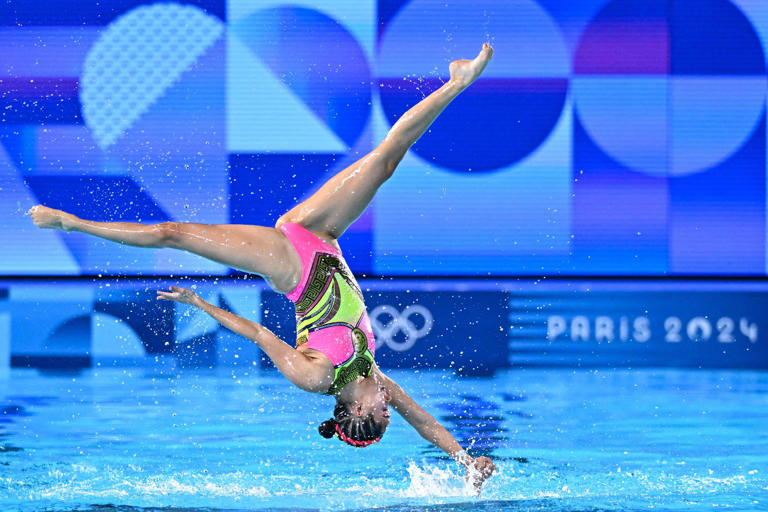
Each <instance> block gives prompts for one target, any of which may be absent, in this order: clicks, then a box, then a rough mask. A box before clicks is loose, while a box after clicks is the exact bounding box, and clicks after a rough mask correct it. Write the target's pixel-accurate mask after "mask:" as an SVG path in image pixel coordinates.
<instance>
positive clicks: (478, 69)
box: [448, 43, 493, 87]
mask: <svg viewBox="0 0 768 512" xmlns="http://www.w3.org/2000/svg"><path fill="white" fill-rule="evenodd" d="M491 57H493V48H491V45H489V44H488V43H483V49H482V50H480V53H479V54H478V56H477V57H475V59H474V60H455V61H453V62H451V65H450V67H449V68H448V69H449V70H450V72H451V81H452V82H456V83H458V84H460V85H461V86H462V87H469V84H471V83H472V82H474V81H475V80H477V77H479V76H480V74H481V73H482V72H483V70H484V69H485V66H487V65H488V62H490V60H491Z"/></svg>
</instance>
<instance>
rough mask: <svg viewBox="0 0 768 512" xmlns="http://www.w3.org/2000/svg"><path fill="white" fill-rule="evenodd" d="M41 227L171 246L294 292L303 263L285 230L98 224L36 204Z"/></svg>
mask: <svg viewBox="0 0 768 512" xmlns="http://www.w3.org/2000/svg"><path fill="white" fill-rule="evenodd" d="M30 214H31V215H32V220H33V221H34V223H35V224H36V225H37V226H39V227H44V228H54V229H61V230H63V231H79V232H82V233H87V234H90V235H94V236H98V237H100V238H104V239H106V240H110V241H113V242H118V243H122V244H126V245H132V246H135V247H154V248H159V247H170V248H174V249H182V250H185V251H189V252H192V253H194V254H197V255H200V256H203V257H204V258H207V259H209V260H213V261H216V262H218V263H222V264H224V265H227V266H229V267H233V268H237V269H240V270H244V271H246V272H251V273H254V274H259V275H261V276H263V277H264V278H265V279H266V280H267V281H268V282H269V283H270V285H272V286H273V287H274V288H275V289H277V290H279V291H283V292H286V291H290V290H291V289H292V288H293V287H294V286H295V285H296V280H297V276H299V277H300V275H301V262H300V261H299V259H298V256H297V255H296V252H295V251H294V250H293V249H292V247H291V245H290V242H289V241H288V239H287V238H286V237H285V235H283V233H281V232H280V231H279V230H277V229H274V228H268V227H263V226H249V225H242V224H223V225H213V224H191V223H183V222H163V223H160V224H152V225H149V224H138V223H134V222H96V221H90V220H84V219H81V218H79V217H76V216H75V215H72V214H70V213H66V212H63V211H61V210H54V209H52V208H47V207H45V206H36V207H34V208H33V209H32V210H30Z"/></svg>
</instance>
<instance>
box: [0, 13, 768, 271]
mask: <svg viewBox="0 0 768 512" xmlns="http://www.w3.org/2000/svg"><path fill="white" fill-rule="evenodd" d="M483 41H489V42H491V44H493V45H494V47H495V48H496V55H495V57H494V60H493V62H492V64H491V65H490V66H489V68H488V69H487V72H486V74H485V75H484V76H483V78H481V79H480V80H478V81H477V82H476V83H475V84H474V85H473V86H472V88H470V89H469V90H468V91H467V92H466V93H465V94H464V95H462V96H461V97H460V98H459V99H457V100H456V102H455V103H454V104H453V105H451V106H450V107H449V109H448V110H446V112H445V113H444V115H443V116H442V117H440V118H439V119H438V120H437V122H435V124H434V125H433V127H432V129H431V131H430V132H429V133H427V134H426V135H425V136H424V137H423V138H422V139H421V140H420V141H419V142H418V143H417V144H416V145H415V146H414V147H413V149H412V151H411V152H410V153H409V155H408V156H407V157H406V158H405V160H404V161H403V162H402V164H401V167H400V168H399V169H398V171H397V173H396V174H395V176H394V178H393V179H392V180H391V181H390V182H389V183H387V184H386V185H385V186H384V187H383V188H382V189H381V191H380V193H379V195H378V196H377V198H376V199H375V201H374V203H373V205H372V207H371V208H370V209H369V210H368V211H366V213H365V214H364V215H363V216H362V217H361V218H360V219H359V220H358V222H356V223H355V224H354V225H353V226H352V227H351V228H350V230H349V231H348V232H347V234H346V235H345V237H344V238H343V239H342V240H341V243H342V247H343V248H344V250H345V253H346V254H347V258H348V260H349V262H350V265H351V267H352V268H353V270H354V271H355V272H357V273H367V274H399V275H406V274H407V275H423V276H428V275H488V274H492V275H516V274H522V275H539V274H559V275H584V274H587V275H600V274H605V275H646V274H647V275H665V274H671V275H686V274H716V275H733V274H748V275H765V274H766V268H767V267H766V265H767V263H766V179H765V176H766V154H765V153H766V143H767V142H766V121H765V101H766V100H765V92H766V57H765V55H766V50H765V49H766V44H768V6H766V5H765V2H763V1H762V0H731V1H729V0H580V1H572V0H516V1H514V2H499V1H496V0H477V1H472V2H468V1H465V0H400V1H385V0H380V1H378V2H377V1H375V0H334V1H333V2H328V1H319V0H312V1H305V2H301V3H300V5H299V4H295V3H290V2H279V1H269V0H257V1H251V0H249V1H245V0H229V1H227V2H225V1H223V0H197V1H183V2H149V1H140V0H104V1H100V2H95V1H90V0H89V1H78V2H63V1H58V0H49V1H41V2H29V1H27V0H8V1H6V2H3V3H2V5H0V44H1V45H2V48H3V52H2V54H1V55H0V227H2V229H3V232H4V235H5V236H4V240H3V244H2V245H0V274H5V275H22V274H53V275H81V274H85V275H96V274H119V275H123V274H150V275H151V274H160V275H169V274H174V275H178V274H226V273H227V272H228V269H226V268H224V267H222V266H220V265H217V264H213V263H211V262H208V261H206V260H203V259H201V258H198V257H194V256H191V255H186V254H183V253H180V252H174V251H170V250H157V251H149V250H140V249H133V248H128V247H122V246H118V245H115V244H108V243H105V242H101V241H99V240H97V239H93V238H87V237H85V236H82V235H79V234H62V233H56V232H51V231H40V230H37V229H35V228H33V227H32V225H31V222H30V220H29V218H27V217H25V216H24V215H23V214H24V212H25V211H26V210H27V209H28V208H29V207H30V206H32V205H33V204H35V203H38V202H42V203H45V204H47V205H50V206H53V207H60V208H64V209H67V210H69V211H72V212H73V213H76V214H78V215H81V216H84V217H87V218H91V219H96V220H126V221H141V222H161V221H166V220H174V221H191V222H204V223H217V224H218V223H252V224H264V225H272V224H273V223H274V222H275V221H276V220H277V218H278V217H279V216H280V214H282V213H283V212H284V211H286V210H287V209H289V208H290V207H291V206H293V205H294V204H295V203H296V202H298V201H301V200H302V199H303V198H305V197H307V196H308V195H309V194H311V193H312V192H314V191H315V190H316V189H317V188H318V187H319V186H320V185H321V184H322V183H323V182H324V180H326V179H327V178H328V177H329V176H331V175H332V174H333V173H335V172H337V171H339V170H340V169H342V168H343V167H344V166H346V165H348V164H350V163H351V162H353V161H354V160H355V159H357V158H358V157H359V155H361V154H364V153H366V152H368V151H370V150H371V149H372V148H373V147H374V146H375V144H376V143H377V141H379V140H380V139H382V138H383V137H384V135H385V134H386V132H387V130H388V129H389V128H390V126H391V125H392V124H393V123H394V122H395V120H396V119H397V118H398V116H399V115H401V114H402V113H403V112H404V111H405V110H406V109H407V108H409V107H410V106H411V105H413V104H414V103H415V102H417V101H418V100H419V99H421V98H422V97H423V96H424V95H426V94H428V93H429V92H430V91H432V90H433V89H435V88H436V87H438V86H439V84H440V83H441V82H442V81H444V80H445V79H446V78H447V70H448V63H449V62H450V61H451V60H452V59H454V58H459V57H471V56H474V55H475V54H476V53H477V51H478V50H479V48H480V45H481V43H482V42H483Z"/></svg>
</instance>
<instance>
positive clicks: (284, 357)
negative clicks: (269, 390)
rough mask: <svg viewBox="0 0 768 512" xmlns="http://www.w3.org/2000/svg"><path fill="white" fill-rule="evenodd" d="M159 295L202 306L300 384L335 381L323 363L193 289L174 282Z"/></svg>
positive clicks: (318, 387)
mask: <svg viewBox="0 0 768 512" xmlns="http://www.w3.org/2000/svg"><path fill="white" fill-rule="evenodd" d="M157 295H158V297H157V298H158V299H165V300H173V301H176V302H181V303H184V304H190V305H192V306H195V307H198V308H200V309H202V310H203V311H205V312H206V313H208V314H209V315H210V316H211V317H213V318H214V319H215V320H216V321H218V322H219V323H220V324H221V325H223V326H224V327H226V328H227V329H229V330H230V331H233V332H236V333H237V334H239V335H241V336H244V337H245V338H248V339H249V340H251V341H253V342H254V343H256V344H257V345H258V346H259V348H261V349H262V350H263V351H264V352H265V353H266V354H267V356H269V358H270V359H271V360H272V362H273V363H275V366H277V369H278V370H279V371H280V373H282V374H283V376H285V378H287V379H288V380H289V381H291V382H292V383H293V384H295V385H296V386H297V387H299V388H301V389H303V390H305V391H310V392H316V393H322V392H325V391H327V390H328V388H329V387H330V385H331V382H330V381H329V374H328V372H327V371H326V369H325V368H323V367H322V366H321V365H319V364H317V363H316V362H313V361H312V360H311V359H309V358H308V357H307V356H306V355H304V354H303V353H302V352H299V351H298V350H296V349H295V348H293V347H291V346H290V345H288V344H287V343H286V342H284V341H283V340H281V339H280V338H278V337H277V336H275V335H274V334H273V333H272V331H270V330H269V329H267V328H266V327H264V326H263V325H260V324H257V323H256V322H251V321H250V320H247V319H245V318H243V317H241V316H238V315H235V314H234V313H230V312H229V311H225V310H223V309H221V308H218V307H216V306H214V305H213V304H211V303H209V302H206V301H204V300H203V299H202V298H201V297H200V296H199V295H197V294H196V293H195V292H194V291H192V290H187V289H185V288H180V287H178V286H171V291H170V292H163V291H158V292H157Z"/></svg>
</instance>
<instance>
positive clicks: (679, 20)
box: [572, 0, 766, 176]
mask: <svg viewBox="0 0 768 512" xmlns="http://www.w3.org/2000/svg"><path fill="white" fill-rule="evenodd" d="M574 73H575V75H574V77H573V80H572V87H573V94H574V97H575V105H576V114H577V117H578V119H579V121H580V122H581V124H582V125H583V127H584V128H585V130H586V131H587V133H588V134H589V135H590V137H591V138H592V139H593V141H594V142H595V143H596V144H597V145H598V146H599V147H600V148H601V149H602V150H603V151H604V152H605V153H606V154H607V155H608V156H610V157H611V158H613V159H615V160H616V161H618V162H619V163H621V164H622V165H625V166H627V167H629V168H631V169H634V170H637V171H641V172H645V173H648V174H651V175H660V176H664V175H669V176H683V175H688V174H693V173H696V172H700V171H703V170H706V169H709V168H712V167H713V166H715V165H717V164H718V163H721V162H723V161H724V160H726V159H727V158H728V157H729V156H731V155H733V154H734V153H735V152H736V151H738V150H739V148H741V147H742V146H743V145H744V143H745V142H746V141H748V140H749V139H750V137H751V136H752V134H753V133H754V130H755V128H756V127H757V126H759V123H760V121H761V119H762V118H763V111H764V105H765V90H766V77H765V60H764V55H763V50H762V46H761V44H760V40H759V38H758V35H757V34H756V32H755V30H754V28H753V27H752V25H751V24H750V22H749V20H748V19H747V18H746V17H745V16H744V14H743V13H742V12H741V11H740V10H738V9H737V8H736V7H735V6H734V5H733V4H731V3H730V2H728V1H726V0H676V1H675V2H671V3H670V2H667V1H666V0H643V1H642V2H639V1H637V0H614V1H612V2H610V3H608V4H607V5H606V6H605V7H604V8H603V9H602V10H601V11H600V12H599V13H598V14H597V16H596V17H595V18H594V19H593V20H592V21H591V22H590V24H589V25H588V26H587V28H586V29H585V31H584V33H583V34H582V37H581V40H580V41H579V44H578V47H577V50H576V54H575V58H574Z"/></svg>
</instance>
